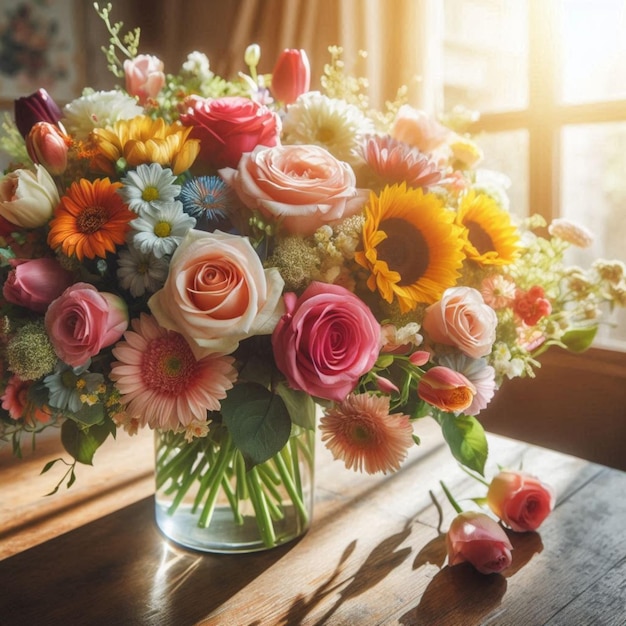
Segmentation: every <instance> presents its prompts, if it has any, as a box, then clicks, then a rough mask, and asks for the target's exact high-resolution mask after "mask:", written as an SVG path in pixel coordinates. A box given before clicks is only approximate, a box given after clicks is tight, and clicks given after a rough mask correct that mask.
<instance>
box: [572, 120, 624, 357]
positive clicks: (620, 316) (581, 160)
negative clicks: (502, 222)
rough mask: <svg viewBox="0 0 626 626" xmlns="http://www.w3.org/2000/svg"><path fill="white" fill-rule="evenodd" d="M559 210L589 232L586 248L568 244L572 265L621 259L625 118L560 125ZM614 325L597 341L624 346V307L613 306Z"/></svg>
mask: <svg viewBox="0 0 626 626" xmlns="http://www.w3.org/2000/svg"><path fill="white" fill-rule="evenodd" d="M562 142H563V143H562V155H561V215H562V216H563V217H567V218H569V219H571V220H574V221H576V222H578V223H580V224H582V225H584V226H586V227H587V228H589V229H590V230H591V231H592V232H593V233H594V237H595V240H594V244H593V246H592V247H591V248H588V249H585V250H581V249H579V248H572V249H570V251H569V253H570V258H571V260H572V261H573V262H574V263H576V264H577V265H581V266H583V267H586V266H588V265H589V264H590V263H591V262H592V261H593V259H594V258H597V257H600V258H605V259H619V260H621V261H626V253H625V249H626V248H625V246H624V242H626V208H625V207H626V176H625V175H624V173H625V172H626V122H621V123H611V124H585V125H580V126H567V127H565V128H564V129H563V131H562ZM611 321H615V322H616V323H617V325H618V326H617V328H615V329H608V328H606V329H603V330H602V333H601V337H600V343H603V344H606V345H610V346H611V347H615V348H621V349H626V311H625V310H624V309H617V310H616V312H615V315H614V316H613V317H612V320H611Z"/></svg>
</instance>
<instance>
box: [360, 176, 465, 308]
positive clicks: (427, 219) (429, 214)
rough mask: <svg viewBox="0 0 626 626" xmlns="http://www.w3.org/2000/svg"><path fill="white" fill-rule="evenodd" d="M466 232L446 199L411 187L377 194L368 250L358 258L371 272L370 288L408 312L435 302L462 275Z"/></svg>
mask: <svg viewBox="0 0 626 626" xmlns="http://www.w3.org/2000/svg"><path fill="white" fill-rule="evenodd" d="M461 232H462V230H461V228H459V227H458V226H457V225H455V224H454V213H453V212H452V211H450V210H449V209H447V208H446V206H445V205H444V203H443V201H442V200H441V199H440V198H439V197H438V196H436V195H435V194H432V193H424V192H423V190H422V189H411V188H407V186H406V184H405V183H402V184H400V185H393V186H391V187H385V188H384V189H383V190H382V191H381V193H380V194H379V195H374V194H372V195H371V196H370V201H369V204H368V206H367V207H366V209H365V225H364V227H363V250H360V251H358V252H357V253H356V254H355V257H354V258H355V260H356V262H357V263H359V265H362V266H363V267H365V268H366V269H368V270H369V271H370V272H371V275H370V277H369V279H368V281H367V286H368V287H369V288H370V289H371V290H372V291H375V290H376V289H378V292H379V293H380V295H381V296H382V297H383V299H384V300H385V301H386V302H389V303H391V302H392V300H393V298H394V297H395V298H397V300H398V304H399V305H400V310H401V312H402V313H406V312H407V311H410V310H411V309H414V308H415V307H416V306H417V304H418V303H420V302H423V303H426V304H432V303H433V302H436V301H437V300H438V299H439V298H440V296H441V294H442V293H443V292H444V291H445V290H446V289H447V288H448V287H453V286H454V285H455V284H456V281H457V279H458V277H459V272H458V270H459V269H460V268H461V265H462V263H463V259H464V255H463V252H462V248H463V239H462V237H461Z"/></svg>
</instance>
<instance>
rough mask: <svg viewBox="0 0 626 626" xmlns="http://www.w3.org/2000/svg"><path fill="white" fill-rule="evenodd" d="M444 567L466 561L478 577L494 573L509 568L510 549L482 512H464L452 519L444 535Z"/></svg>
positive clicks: (498, 527) (500, 531) (507, 541)
mask: <svg viewBox="0 0 626 626" xmlns="http://www.w3.org/2000/svg"><path fill="white" fill-rule="evenodd" d="M446 547H447V550H448V564H449V565H451V566H452V565H458V564H459V563H465V562H468V563H470V564H471V565H473V566H474V567H475V568H476V569H477V570H478V571H479V572H480V573H481V574H495V573H498V572H501V571H503V570H504V569H506V568H507V567H508V566H509V565H511V550H512V549H513V546H512V545H511V542H510V541H509V538H508V537H507V536H506V533H505V532H504V530H503V529H502V528H501V527H500V526H499V525H498V523H497V522H495V521H494V520H492V519H491V518H490V517H489V516H488V515H485V514H484V513H478V512H477V511H465V512H464V513H459V515H457V517H455V518H454V519H453V520H452V524H450V529H449V530H448V534H447V535H446Z"/></svg>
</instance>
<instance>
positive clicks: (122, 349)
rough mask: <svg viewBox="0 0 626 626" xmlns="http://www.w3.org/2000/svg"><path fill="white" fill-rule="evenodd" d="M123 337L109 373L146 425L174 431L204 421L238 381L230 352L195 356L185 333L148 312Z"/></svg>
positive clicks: (128, 406)
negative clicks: (164, 325) (179, 331)
mask: <svg viewBox="0 0 626 626" xmlns="http://www.w3.org/2000/svg"><path fill="white" fill-rule="evenodd" d="M124 339H125V341H121V342H119V343H118V344H117V345H116V346H115V348H113V356H114V357H115V358H116V359H117V361H116V362H114V363H113V366H112V369H111V375H110V376H111V379H112V380H113V381H115V385H116V387H117V389H118V391H119V392H120V394H121V401H122V403H123V404H124V405H125V406H126V412H127V413H128V414H129V415H131V416H132V417H133V418H137V419H138V420H139V422H140V423H141V425H142V426H145V425H148V426H150V427H151V428H166V429H174V430H176V429H178V428H179V427H181V426H182V427H187V426H189V425H190V424H192V423H193V422H194V421H196V420H200V421H203V422H205V421H206V420H207V411H218V410H219V409H220V400H221V399H223V398H225V397H226V391H227V390H228V389H230V388H231V387H232V386H233V383H234V381H235V380H236V377H237V371H236V369H235V368H234V366H233V362H234V360H233V358H232V357H230V356H224V355H215V354H210V355H208V356H205V357H203V358H201V359H196V358H195V356H194V355H193V352H192V351H191V348H190V347H189V344H188V343H187V341H186V340H185V338H184V337H183V336H182V335H181V334H179V333H177V332H175V331H171V330H166V329H165V328H162V327H161V326H159V324H158V322H157V321H156V319H155V318H154V317H152V316H151V315H147V314H146V313H142V314H141V315H140V317H139V318H135V319H134V320H133V321H132V330H127V331H126V332H125V333H124Z"/></svg>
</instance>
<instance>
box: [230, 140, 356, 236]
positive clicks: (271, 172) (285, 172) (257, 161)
mask: <svg viewBox="0 0 626 626" xmlns="http://www.w3.org/2000/svg"><path fill="white" fill-rule="evenodd" d="M220 175H221V176H222V178H223V179H224V180H225V181H226V182H227V183H228V184H229V185H230V186H231V187H232V188H233V189H234V190H235V191H236V192H237V195H238V196H239V197H240V198H241V201H242V202H243V203H244V204H245V205H246V206H247V207H248V208H249V209H252V210H258V211H260V212H261V214H262V215H263V217H265V218H266V219H269V220H272V221H274V222H277V223H279V224H280V226H281V228H283V229H284V230H285V231H286V232H287V233H291V234H298V235H311V234H313V233H314V232H315V231H316V230H317V229H318V228H319V227H320V226H323V225H324V224H326V223H332V222H334V221H337V220H340V219H342V218H344V217H348V216H350V215H353V214H355V213H357V212H358V211H360V210H361V209H362V207H363V204H364V202H365V200H366V196H365V195H364V192H359V191H357V189H356V187H355V185H356V177H355V174H354V172H353V170H352V168H351V167H350V166H349V165H348V164H347V163H344V162H343V161H339V160H337V159H336V158H335V157H334V156H333V155H332V154H330V152H328V151H327V150H325V149H324V148H321V147H319V146H309V145H288V146H277V147H274V148H271V149H268V148H264V147H261V146H259V147H258V148H256V149H255V150H253V151H252V152H251V153H249V154H244V155H243V156H242V157H241V161H239V165H238V167H237V169H236V170H235V169H222V170H220Z"/></svg>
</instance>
